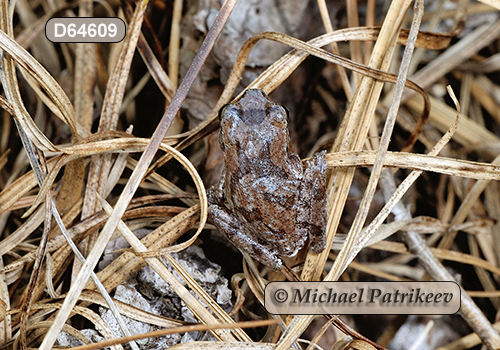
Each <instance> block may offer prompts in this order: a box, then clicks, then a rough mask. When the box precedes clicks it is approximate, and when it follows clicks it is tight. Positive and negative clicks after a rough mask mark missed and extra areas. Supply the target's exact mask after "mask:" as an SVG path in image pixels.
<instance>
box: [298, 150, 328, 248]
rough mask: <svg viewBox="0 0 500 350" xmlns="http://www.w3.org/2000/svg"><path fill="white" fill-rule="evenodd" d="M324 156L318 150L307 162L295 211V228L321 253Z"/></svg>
mask: <svg viewBox="0 0 500 350" xmlns="http://www.w3.org/2000/svg"><path fill="white" fill-rule="evenodd" d="M325 171H326V157H325V152H324V151H323V152H318V153H316V154H315V155H314V157H313V159H312V161H308V162H307V168H306V170H305V171H304V177H303V180H302V187H301V190H300V200H299V208H298V211H297V230H303V231H304V233H307V235H309V238H310V239H311V248H312V250H313V251H314V252H315V253H321V252H322V251H323V250H325V248H326V240H325V227H326V177H325Z"/></svg>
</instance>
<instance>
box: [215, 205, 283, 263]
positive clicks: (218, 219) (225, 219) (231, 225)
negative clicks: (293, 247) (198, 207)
mask: <svg viewBox="0 0 500 350" xmlns="http://www.w3.org/2000/svg"><path fill="white" fill-rule="evenodd" d="M208 218H209V220H210V221H211V222H212V223H213V224H214V225H215V226H216V227H217V228H218V229H219V231H220V232H222V233H223V234H224V235H225V236H226V237H227V239H228V240H229V241H230V242H231V243H232V244H234V245H235V246H236V247H238V248H239V249H240V250H242V251H243V252H245V253H248V254H249V255H250V256H251V257H253V258H254V259H255V260H257V261H259V262H261V263H262V264H264V265H266V266H269V267H270V268H272V269H273V270H279V269H280V268H281V266H282V262H281V259H280V258H279V257H278V256H277V254H276V252H274V251H272V250H270V249H269V248H268V247H266V246H264V245H262V244H260V243H258V242H255V241H254V240H253V239H252V236H251V235H250V234H248V233H247V231H246V229H245V228H244V227H243V226H242V225H241V224H240V223H239V222H238V221H237V220H236V219H235V218H234V217H233V216H232V215H231V213H230V212H228V211H227V209H226V208H224V207H222V206H217V205H209V206H208Z"/></svg>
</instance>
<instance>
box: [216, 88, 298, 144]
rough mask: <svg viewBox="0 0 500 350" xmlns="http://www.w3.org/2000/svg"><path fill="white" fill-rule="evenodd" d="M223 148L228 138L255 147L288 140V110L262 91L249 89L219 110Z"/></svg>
mask: <svg viewBox="0 0 500 350" xmlns="http://www.w3.org/2000/svg"><path fill="white" fill-rule="evenodd" d="M219 119H220V122H221V137H220V139H219V141H220V144H221V147H222V149H223V150H224V148H225V146H227V145H228V143H231V142H238V141H240V142H242V143H243V144H246V143H248V142H251V143H252V144H253V145H254V146H255V147H257V148H260V147H261V146H266V145H267V144H268V143H269V142H277V143H280V141H285V142H287V141H288V129H287V127H288V110H287V109H286V108H285V107H283V106H281V105H279V104H276V103H274V102H273V101H272V100H271V99H270V98H269V97H268V96H267V95H266V93H265V92H264V91H262V90H259V89H248V90H247V91H245V93H244V94H243V96H242V97H241V98H240V99H239V100H237V101H236V102H234V103H230V104H228V105H226V106H224V107H223V108H222V109H221V110H220V112H219Z"/></svg>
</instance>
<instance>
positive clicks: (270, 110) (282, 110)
mask: <svg viewBox="0 0 500 350" xmlns="http://www.w3.org/2000/svg"><path fill="white" fill-rule="evenodd" d="M266 114H267V116H268V118H269V120H270V121H271V122H272V123H273V124H285V125H286V124H287V123H288V118H289V114H290V113H289V112H288V108H286V107H285V106H280V105H271V106H269V107H267V108H266Z"/></svg>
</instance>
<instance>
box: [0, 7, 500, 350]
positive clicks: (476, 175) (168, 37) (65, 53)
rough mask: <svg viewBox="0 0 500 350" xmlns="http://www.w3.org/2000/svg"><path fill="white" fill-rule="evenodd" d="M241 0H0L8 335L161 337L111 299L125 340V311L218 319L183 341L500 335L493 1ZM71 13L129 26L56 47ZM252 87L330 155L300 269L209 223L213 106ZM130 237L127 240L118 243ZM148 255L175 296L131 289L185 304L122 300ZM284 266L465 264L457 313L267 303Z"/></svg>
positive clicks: (404, 344) (474, 341)
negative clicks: (319, 209)
mask: <svg viewBox="0 0 500 350" xmlns="http://www.w3.org/2000/svg"><path fill="white" fill-rule="evenodd" d="M234 5H235V1H230V0H228V1H226V3H225V4H224V5H223V7H222V8H221V2H220V1H216V0H188V1H185V2H184V3H183V1H178V0H175V1H174V0H150V1H149V2H148V1H147V0H139V1H127V0H123V1H121V2H120V1H118V0H105V1H96V2H92V1H89V0H77V1H71V2H70V1H68V2H66V1H65V0H17V1H10V2H8V1H6V0H3V1H0V49H1V50H2V52H3V56H2V70H1V71H0V81H1V85H2V94H1V96H0V105H1V107H2V112H1V116H0V123H1V124H0V191H1V192H0V233H1V236H0V257H1V258H0V271H1V274H0V301H1V303H0V304H1V306H2V308H1V309H2V311H3V313H2V318H1V322H0V347H1V348H19V347H21V348H23V349H26V348H39V349H50V348H51V347H52V346H53V345H54V343H55V341H56V337H57V336H58V334H59V332H60V331H61V330H64V331H65V332H67V333H69V334H71V335H72V336H74V337H75V338H78V339H80V340H81V341H82V342H83V343H86V344H88V343H89V340H88V339H87V338H85V336H83V335H82V333H83V331H82V330H83V329H92V328H97V329H98V330H99V331H100V335H101V336H102V337H104V338H103V339H105V340H107V341H109V342H108V343H107V345H106V346H112V347H113V348H114V349H120V348H122V347H127V348H133V349H138V348H139V347H140V348H147V349H156V348H159V345H158V344H160V343H155V342H154V341H153V342H149V343H147V345H143V343H135V342H134V341H132V340H131V339H132V338H130V337H121V336H120V335H119V334H114V333H113V331H111V330H110V328H109V324H107V322H105V321H103V320H102V317H103V316H102V315H101V314H100V313H99V312H100V311H101V312H102V311H103V310H105V309H107V308H110V306H109V305H110V304H111V305H115V306H114V307H113V308H112V309H114V310H113V312H116V313H117V314H122V315H123V316H124V317H125V319H126V320H127V324H125V325H124V324H122V329H125V330H123V332H124V334H126V333H128V334H129V335H130V333H129V331H128V330H126V329H127V328H128V325H129V323H128V320H129V319H135V320H138V321H143V322H146V323H149V324H152V325H154V327H155V328H154V329H158V330H159V331H158V332H160V333H161V334H160V333H150V334H145V335H140V337H146V338H148V337H149V338H151V339H155V337H158V336H160V335H166V334H171V335H172V334H174V335H175V334H184V333H185V332H194V331H203V332H199V333H196V334H197V335H196V336H195V335H193V337H192V338H191V339H192V340H197V342H192V343H184V344H180V345H177V346H178V347H179V348H180V347H182V348H192V347H194V346H195V347H196V348H201V347H205V348H211V349H212V348H218V349H219V348H223V347H227V348H245V347H248V348H250V347H251V348H252V349H255V348H262V349H270V348H273V349H274V348H276V349H288V348H290V347H294V348H298V347H303V348H305V347H308V349H314V348H315V346H316V345H313V344H314V343H316V344H319V346H321V347H322V348H324V349H331V348H334V349H351V348H352V349H373V348H380V349H383V348H384V347H390V348H392V349H410V348H412V349H433V348H438V347H439V349H441V350H444V349H449V350H452V349H470V348H477V349H479V348H480V347H481V344H483V345H482V346H486V347H487V348H489V349H495V348H500V336H499V334H498V332H497V331H496V329H500V322H499V323H495V322H497V321H499V318H500V314H499V313H498V311H499V309H500V290H499V287H500V249H499V248H498V247H500V226H499V220H500V186H499V184H498V182H497V181H498V180H499V179H500V168H499V167H498V166H497V165H496V164H498V163H499V162H500V157H499V156H498V154H499V150H500V147H499V145H500V139H499V137H500V85H499V84H498V81H499V78H500V76H499V70H500V59H499V58H500V53H499V52H500V40H499V38H500V16H499V11H500V5H499V3H498V1H495V0H484V1H481V2H475V1H467V0H453V1H451V0H435V1H428V2H426V3H425V4H423V2H422V1H416V2H415V3H413V2H410V1H403V0H393V1H389V0H387V1H375V0H366V1H359V2H357V1H356V0H345V1H339V0H335V1H328V2H326V3H325V1H324V0H317V1H313V0H311V1H301V0H297V1H292V0H289V1H244V0H240V1H239V2H238V4H237V5H236V8H235V9H234V11H233V13H232V15H231V16H229V14H230V13H231V10H232V8H233V6H234ZM424 5H425V8H424ZM75 15H76V16H80V17H90V16H95V17H113V16H119V17H121V18H123V19H124V20H125V22H126V23H127V36H126V38H125V40H124V41H123V42H121V43H118V44H88V43H87V44H84V43H78V44H74V43H73V44H71V43H51V42H50V41H48V40H46V38H45V35H44V26H45V23H46V22H47V20H48V19H49V18H51V17H72V16H75ZM228 16H229V17H228ZM219 33H220V36H219V39H218V41H217V42H216V43H215V46H213V44H214V41H215V38H217V36H218V35H219ZM325 33H326V34H325ZM212 46H213V47H212ZM292 49H293V50H292ZM290 50H292V51H290ZM332 53H333V54H332ZM406 79H407V80H406ZM405 82H406V83H405ZM405 85H406V88H404V86H405ZM248 87H253V88H260V89H263V90H264V91H266V92H267V93H271V92H272V91H274V90H275V91H274V92H273V93H272V94H271V97H272V98H273V99H274V100H275V101H276V102H279V103H282V104H284V105H286V106H287V107H288V109H289V110H290V112H291V116H292V117H291V120H290V123H289V127H290V134H291V137H292V147H293V148H294V149H295V150H296V151H297V153H299V154H300V155H301V157H302V158H307V157H310V156H311V154H312V153H313V152H315V151H317V150H319V149H326V150H327V151H328V154H327V161H328V167H329V173H328V179H329V184H328V199H329V206H328V218H329V219H328V225H327V228H326V235H327V243H328V246H331V247H332V249H327V250H325V251H324V252H323V253H321V254H314V253H313V252H309V251H307V250H304V251H303V252H301V253H299V255H298V256H297V257H295V258H293V259H287V260H286V261H285V262H286V263H287V265H288V266H290V267H291V268H292V269H293V272H292V270H287V269H283V271H281V272H282V273H283V274H284V275H283V274H282V273H279V272H273V271H270V270H269V269H267V268H265V267H263V266H259V265H258V264H257V263H255V262H252V261H251V259H249V258H247V259H242V256H241V254H240V253H239V252H238V251H237V250H236V249H234V247H231V246H230V245H229V244H228V243H227V241H226V240H225V239H224V238H223V237H222V238H221V237H220V236H218V235H217V234H216V233H215V232H212V233H210V232H209V231H210V229H213V227H212V226H210V224H209V223H208V224H206V208H207V201H206V191H205V188H208V187H210V186H212V185H213V184H215V183H216V182H217V181H218V177H219V174H220V169H221V151H220V149H219V148H218V143H217V128H218V120H217V112H218V110H219V109H220V107H221V106H223V105H224V104H226V103H228V102H230V101H231V100H232V99H233V98H234V97H236V96H237V95H238V94H239V93H241V91H242V90H243V89H244V88H248ZM403 90H404V91H403ZM455 94H456V96H457V97H455ZM181 107H182V108H181ZM457 123H458V124H457ZM155 130H156V131H155ZM153 132H154V136H153V137H152V135H153ZM173 158H175V159H173ZM202 179H203V180H202ZM102 198H104V199H102ZM108 203H109V204H108ZM205 224H206V225H205ZM115 228H118V229H117V230H115ZM144 229H146V230H144ZM141 230H142V231H141ZM132 231H134V232H132ZM138 232H143V233H144V232H145V237H144V238H142V239H141V240H139V239H138V238H137V236H136V235H138ZM119 236H123V237H124V238H125V240H126V241H127V242H128V244H127V245H126V246H125V247H126V248H122V246H118V245H111V246H109V247H108V248H106V246H107V244H108V242H110V241H111V242H114V241H115V240H116V239H117V238H118V237H119ZM73 242H74V243H73ZM424 242H425V243H426V244H424ZM70 243H71V244H70ZM75 244H76V245H75ZM113 244H114V243H113ZM190 245H196V246H199V247H200V248H202V249H203V250H204V252H205V255H206V256H207V258H208V259H209V260H212V261H213V262H215V263H217V264H218V265H220V266H221V268H222V270H221V272H219V270H218V267H217V266H216V265H213V264H212V263H210V262H208V260H206V259H202V258H199V259H198V258H196V259H198V260H200V261H201V262H202V263H200V264H202V265H199V266H195V267H193V270H190V271H189V272H188V271H186V265H185V264H184V265H182V264H180V263H179V262H178V260H177V259H178V258H179V257H182V256H183V255H182V254H184V253H183V252H184V251H185V249H186V248H187V247H189V246H190ZM130 247H132V248H130ZM105 249H107V250H106V254H105V255H104V259H107V264H108V265H107V266H106V267H105V268H104V267H103V265H101V264H99V267H97V268H96V265H97V264H98V263H99V260H100V259H101V258H102V256H103V252H104V250H105ZM196 249H198V248H196ZM111 252H114V254H113V255H111V254H110V253H111ZM191 252H192V251H191ZM190 254H192V253H190ZM185 256H186V255H184V258H185ZM190 256H195V255H190ZM84 257H85V258H84ZM110 257H111V258H110ZM179 259H180V258H179ZM196 259H195V260H196ZM242 261H243V262H242ZM167 262H168V263H167ZM146 265H149V267H151V268H152V269H153V270H155V271H156V272H157V273H158V275H159V276H161V277H160V278H159V280H164V281H166V282H167V284H168V286H169V288H170V289H169V292H168V293H169V294H168V298H167V296H166V295H160V296H158V295H157V294H156V295H148V293H147V292H146V291H145V290H144V289H140V287H139V291H135V292H136V293H138V294H137V295H141V298H145V300H146V299H148V298H149V299H155V298H156V299H158V298H160V299H162V298H163V299H162V300H166V299H168V300H169V303H170V304H172V305H174V306H175V307H174V309H175V310H174V311H175V312H173V313H172V314H170V313H167V312H163V313H162V312H160V311H158V312H156V314H155V313H154V312H153V311H147V310H146V311H145V310H140V309H137V308H135V309H133V308H130V307H128V306H127V305H125V304H124V303H121V302H117V301H116V300H115V299H114V298H113V296H115V297H116V295H115V294H114V293H115V290H116V288H117V287H118V286H120V285H123V284H126V283H127V281H128V283H129V284H128V285H130V283H131V282H130V281H134V282H133V283H132V285H136V284H138V285H139V286H140V281H141V278H139V277H137V274H138V272H139V271H140V270H141V269H142V268H144V266H146ZM167 265H168V268H167V267H166V266H167ZM200 266H201V267H200ZM207 266H209V267H210V268H213V269H214V271H218V272H217V273H220V274H224V275H225V277H226V278H227V279H228V280H230V281H231V283H230V285H231V289H232V290H233V293H234V294H233V299H232V305H233V308H232V310H231V306H230V305H229V304H227V303H226V304H225V305H223V306H224V307H223V306H222V305H219V304H217V302H219V303H221V302H220V300H218V299H219V298H218V294H216V293H215V292H214V286H215V287H218V286H219V285H218V284H217V285H216V284H214V283H222V284H224V278H223V276H222V275H221V276H218V277H217V279H216V280H217V281H218V282H213V281H212V282H207V281H205V280H201V279H200V278H199V276H198V275H196V276H194V274H196V273H197V272H196V271H198V272H199V271H204V270H206V269H207ZM191 271H195V272H191ZM285 275H286V277H285ZM181 276H182V278H181ZM285 278H288V279H294V278H295V279H296V278H301V279H302V280H320V279H323V280H325V281H336V280H344V281H357V280H359V281H375V280H378V281H379V280H382V281H417V280H418V281H425V280H437V281H439V280H451V279H452V278H454V279H456V280H457V281H458V282H459V283H460V284H461V285H462V288H463V289H462V308H461V311H460V313H459V314H457V315H452V316H446V317H423V316H422V317H408V316H394V315H372V316H363V315H362V316H346V317H342V319H340V318H338V317H337V316H325V317H322V316H321V317H320V316H316V317H315V316H293V317H292V316H289V317H285V316H283V317H278V316H272V315H269V314H267V313H266V312H265V310H264V308H263V306H262V303H263V289H264V286H265V284H266V283H267V282H269V281H282V280H285ZM90 280H92V281H93V282H90ZM221 281H222V282H221ZM215 289H217V288H215ZM106 291H107V292H109V293H110V294H111V297H110V296H109V295H108V294H107V292H106ZM214 293H215V294H214ZM156 299H155V300H156ZM214 299H215V300H214ZM181 306H183V307H184V308H185V310H188V309H189V310H191V311H190V312H192V313H191V314H190V315H191V316H190V317H191V318H190V319H187V318H186V317H184V318H183V317H182V316H181V309H182V307H181ZM99 307H100V308H101V309H99ZM162 310H163V311H165V309H162ZM186 321H191V322H193V321H194V325H193V323H189V324H187V322H186ZM207 330H209V331H207ZM205 331H207V332H205ZM193 334H195V333H193ZM346 334H347V335H349V336H350V337H351V338H346ZM117 338H120V339H117ZM96 339H97V338H96ZM172 339H177V340H176V341H178V340H179V339H180V336H179V337H178V338H175V337H174V338H172ZM94 340H95V339H94ZM201 340H204V341H205V342H201ZM234 342H238V343H234ZM251 342H254V343H253V344H250V343H251ZM83 343H80V344H83ZM235 344H237V345H235ZM170 345H171V344H170ZM103 346H104V344H97V345H96V346H95V347H94V348H100V347H103ZM162 346H165V345H162ZM90 348H92V347H91V345H89V346H88V347H87V348H86V349H90Z"/></svg>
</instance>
